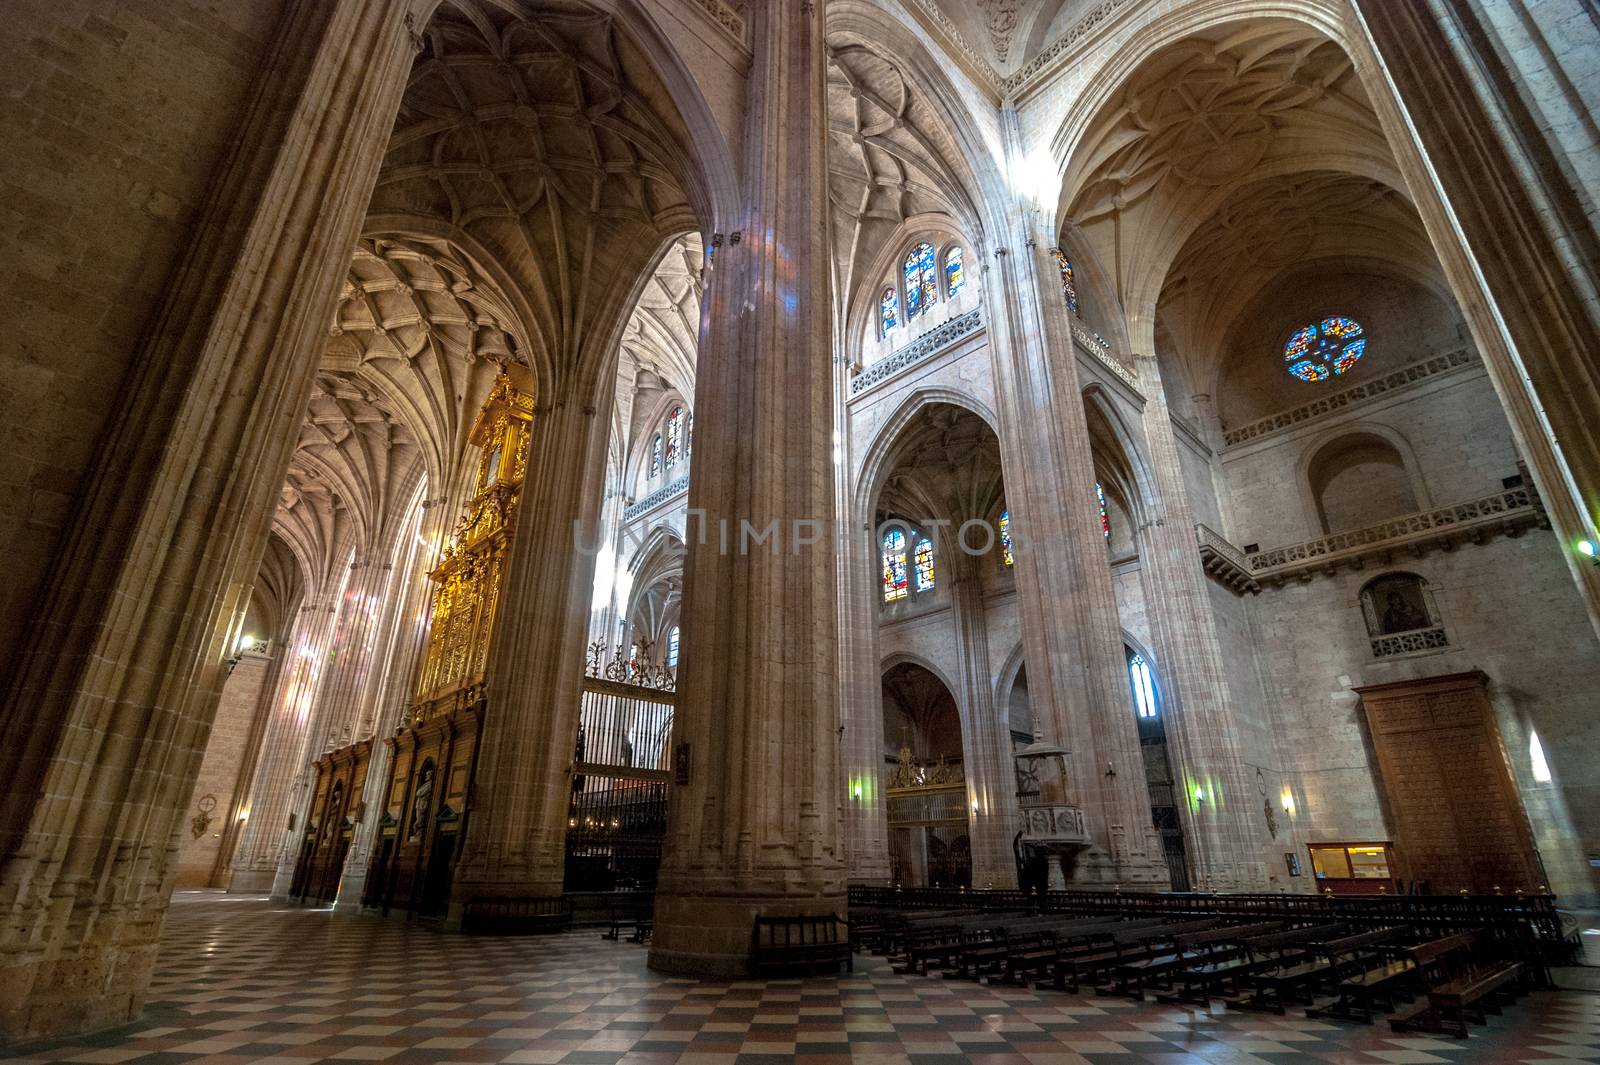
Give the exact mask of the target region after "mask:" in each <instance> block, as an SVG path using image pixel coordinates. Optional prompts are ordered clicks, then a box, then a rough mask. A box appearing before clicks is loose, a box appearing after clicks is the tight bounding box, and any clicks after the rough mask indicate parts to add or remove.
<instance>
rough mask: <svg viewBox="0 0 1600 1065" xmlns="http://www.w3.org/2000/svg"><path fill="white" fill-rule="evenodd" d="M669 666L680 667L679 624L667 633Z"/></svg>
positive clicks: (669, 667)
mask: <svg viewBox="0 0 1600 1065" xmlns="http://www.w3.org/2000/svg"><path fill="white" fill-rule="evenodd" d="M667 668H668V669H677V668H678V626H676V625H674V626H672V631H671V632H669V633H667Z"/></svg>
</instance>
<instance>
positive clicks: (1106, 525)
mask: <svg viewBox="0 0 1600 1065" xmlns="http://www.w3.org/2000/svg"><path fill="white" fill-rule="evenodd" d="M1094 498H1095V501H1096V502H1098V503H1099V504H1100V531H1101V532H1103V533H1105V534H1106V539H1107V540H1109V539H1111V515H1109V514H1107V513H1106V490H1105V488H1104V487H1103V486H1102V485H1101V484H1100V482H1099V481H1096V482H1095V483H1094Z"/></svg>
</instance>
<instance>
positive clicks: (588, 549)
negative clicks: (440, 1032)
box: [450, 374, 615, 921]
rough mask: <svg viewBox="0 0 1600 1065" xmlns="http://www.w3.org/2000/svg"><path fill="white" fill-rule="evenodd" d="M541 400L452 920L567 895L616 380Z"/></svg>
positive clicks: (491, 668) (492, 649) (492, 661)
mask: <svg viewBox="0 0 1600 1065" xmlns="http://www.w3.org/2000/svg"><path fill="white" fill-rule="evenodd" d="M598 377H599V378H602V379H604V380H605V381H606V383H607V384H608V385H610V387H601V385H600V384H599V383H598V381H596V380H595V379H594V378H589V379H588V380H587V383H586V384H585V385H582V386H579V385H576V384H572V383H569V384H568V385H567V388H568V391H567V392H566V393H565V394H556V395H545V394H541V395H539V396H538V397H537V407H536V408H535V413H534V416H533V423H532V427H531V429H530V437H529V447H528V460H527V475H526V478H525V479H524V481H523V483H522V489H521V501H520V502H519V503H518V505H517V516H516V528H515V531H514V533H513V540H512V544H511V553H510V559H509V562H508V563H507V574H506V578H505V582H504V586H503V587H502V588H501V590H500V605H499V608H498V609H499V615H498V619H497V621H496V623H495V631H494V635H493V638H492V642H491V643H490V645H489V661H488V674H487V681H486V684H485V687H486V689H487V706H486V708H485V711H484V719H483V734H482V735H483V738H482V742H481V746H480V749H479V750H480V753H479V755H478V768H477V774H476V776H475V777H474V781H473V787H472V794H471V796H470V797H469V801H468V805H467V810H466V813H465V825H464V828H463V831H464V832H465V833H466V844H465V848H464V850H463V851H462V855H461V859H460V861H459V863H458V864H457V866H456V871H455V876H454V880H453V881H452V886H451V900H452V901H451V905H450V919H451V920H452V921H459V920H460V916H461V909H462V906H463V904H464V903H465V901H466V900H468V899H472V898H477V897H493V896H518V895H559V894H560V893H561V888H562V866H563V864H564V861H565V854H566V851H565V848H566V826H567V807H568V804H569V802H570V801H571V796H572V787H571V785H572V778H571V768H572V760H573V743H574V742H575V739H576V737H577V734H578V709H579V700H580V694H581V686H582V683H583V663H584V657H583V653H584V640H585V638H586V637H587V634H588V615H589V604H590V600H591V596H592V595H593V590H594V588H593V586H594V566H595V555H596V553H597V549H598V539H597V533H598V530H597V525H598V522H599V518H600V502H601V499H600V497H601V492H602V488H603V486H602V484H601V478H600V477H599V476H597V475H596V474H597V472H598V471H599V470H601V469H602V468H603V466H604V463H605V454H606V445H607V442H608V436H609V431H610V424H611V410H610V404H611V400H612V398H613V396H614V394H615V385H614V380H613V379H612V378H609V377H607V376H606V375H605V374H600V375H598Z"/></svg>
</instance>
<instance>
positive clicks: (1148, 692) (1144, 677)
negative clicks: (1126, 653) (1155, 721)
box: [1128, 654, 1156, 717]
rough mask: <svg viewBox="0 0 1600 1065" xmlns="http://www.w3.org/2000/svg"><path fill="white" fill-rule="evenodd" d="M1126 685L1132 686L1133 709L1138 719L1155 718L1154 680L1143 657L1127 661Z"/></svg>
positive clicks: (1148, 664) (1139, 656)
mask: <svg viewBox="0 0 1600 1065" xmlns="http://www.w3.org/2000/svg"><path fill="white" fill-rule="evenodd" d="M1128 683H1129V684H1131V685H1132V686H1133V708H1134V710H1135V712H1137V713H1138V715H1139V716H1140V717H1155V716H1156V680H1155V677H1154V676H1152V675H1151V673H1150V663H1149V662H1146V661H1145V660H1144V655H1141V654H1135V655H1133V656H1132V657H1131V658H1129V659H1128Z"/></svg>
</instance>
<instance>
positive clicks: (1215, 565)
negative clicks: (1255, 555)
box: [1194, 522, 1261, 595]
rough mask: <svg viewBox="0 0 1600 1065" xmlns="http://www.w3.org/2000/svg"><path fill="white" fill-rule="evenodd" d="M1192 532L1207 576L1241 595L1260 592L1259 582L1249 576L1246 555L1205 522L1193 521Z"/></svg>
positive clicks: (1248, 561) (1248, 563) (1247, 557)
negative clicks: (1196, 539)
mask: <svg viewBox="0 0 1600 1065" xmlns="http://www.w3.org/2000/svg"><path fill="white" fill-rule="evenodd" d="M1194 531H1195V536H1196V537H1197V538H1198V539H1199V541H1200V564H1201V565H1202V566H1203V567H1205V571H1206V575H1207V576H1209V577H1210V578H1211V579H1213V580H1215V581H1216V582H1217V583H1218V584H1221V585H1222V586H1223V587H1225V588H1230V589H1232V590H1233V591H1235V592H1237V593H1239V594H1241V595H1242V594H1243V593H1245V592H1259V591H1260V590H1261V585H1260V583H1258V582H1257V581H1256V579H1255V577H1253V576H1251V573H1250V557H1249V556H1248V555H1246V554H1245V553H1244V552H1243V551H1241V550H1239V549H1238V548H1237V547H1235V546H1234V545H1233V544H1232V543H1231V542H1229V540H1228V539H1227V537H1225V536H1223V535H1222V534H1221V533H1219V532H1217V531H1216V530H1215V529H1213V528H1211V527H1210V526H1209V525H1206V524H1205V523H1204V522H1195V525H1194Z"/></svg>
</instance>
